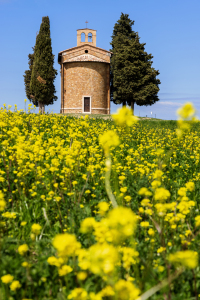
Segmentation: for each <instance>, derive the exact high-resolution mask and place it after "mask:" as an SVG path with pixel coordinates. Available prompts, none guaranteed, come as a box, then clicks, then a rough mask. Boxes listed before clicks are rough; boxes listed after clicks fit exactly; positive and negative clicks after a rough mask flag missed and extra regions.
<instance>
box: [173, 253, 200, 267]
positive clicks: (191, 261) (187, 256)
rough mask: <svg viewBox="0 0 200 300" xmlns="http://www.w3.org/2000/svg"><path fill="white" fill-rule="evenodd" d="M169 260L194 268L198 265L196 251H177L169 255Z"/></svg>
mask: <svg viewBox="0 0 200 300" xmlns="http://www.w3.org/2000/svg"><path fill="white" fill-rule="evenodd" d="M168 259H169V261H171V262H172V263H175V264H180V265H182V266H184V267H186V268H189V269H194V268H196V267H197V265H198V253H197V252H196V251H191V250H186V251H179V252H176V253H174V254H170V255H169V258H168Z"/></svg>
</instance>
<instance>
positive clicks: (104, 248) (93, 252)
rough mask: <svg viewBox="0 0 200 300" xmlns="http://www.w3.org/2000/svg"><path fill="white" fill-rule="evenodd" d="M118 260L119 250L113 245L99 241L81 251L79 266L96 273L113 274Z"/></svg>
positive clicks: (102, 274) (101, 274)
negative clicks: (86, 249) (99, 242)
mask: <svg viewBox="0 0 200 300" xmlns="http://www.w3.org/2000/svg"><path fill="white" fill-rule="evenodd" d="M118 260H119V256H118V251H117V249H116V248H115V247H114V246H113V245H109V244H107V243H104V244H98V243H97V244H94V245H93V246H91V247H90V248H89V249H88V251H84V252H80V255H79V266H80V268H81V269H83V270H86V269H89V270H90V271H91V272H92V273H94V274H96V275H100V276H104V275H111V274H112V273H113V272H114V270H115V266H116V264H117V262H118Z"/></svg>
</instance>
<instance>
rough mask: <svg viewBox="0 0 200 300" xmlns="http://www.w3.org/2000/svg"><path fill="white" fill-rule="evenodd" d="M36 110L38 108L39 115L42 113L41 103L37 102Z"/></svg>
mask: <svg viewBox="0 0 200 300" xmlns="http://www.w3.org/2000/svg"><path fill="white" fill-rule="evenodd" d="M38 108H39V113H40V114H41V113H42V103H41V102H38Z"/></svg>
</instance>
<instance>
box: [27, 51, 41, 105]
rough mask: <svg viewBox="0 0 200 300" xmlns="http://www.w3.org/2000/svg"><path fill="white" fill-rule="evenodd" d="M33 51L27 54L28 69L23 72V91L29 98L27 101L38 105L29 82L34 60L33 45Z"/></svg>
mask: <svg viewBox="0 0 200 300" xmlns="http://www.w3.org/2000/svg"><path fill="white" fill-rule="evenodd" d="M32 49H33V53H31V54H29V55H28V64H29V70H26V71H25V72H24V73H25V75H23V76H24V85H25V92H26V97H27V99H29V101H31V102H33V104H34V105H36V106H38V102H37V101H36V103H35V102H34V96H33V95H32V94H31V91H30V82H31V74H32V68H33V61H34V50H35V47H33V48H32Z"/></svg>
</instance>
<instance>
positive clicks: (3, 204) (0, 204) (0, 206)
mask: <svg viewBox="0 0 200 300" xmlns="http://www.w3.org/2000/svg"><path fill="white" fill-rule="evenodd" d="M5 207H6V201H4V200H0V211H3V210H4V209H5Z"/></svg>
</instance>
